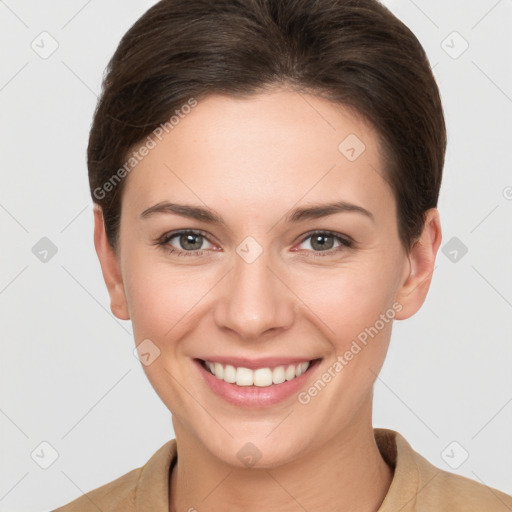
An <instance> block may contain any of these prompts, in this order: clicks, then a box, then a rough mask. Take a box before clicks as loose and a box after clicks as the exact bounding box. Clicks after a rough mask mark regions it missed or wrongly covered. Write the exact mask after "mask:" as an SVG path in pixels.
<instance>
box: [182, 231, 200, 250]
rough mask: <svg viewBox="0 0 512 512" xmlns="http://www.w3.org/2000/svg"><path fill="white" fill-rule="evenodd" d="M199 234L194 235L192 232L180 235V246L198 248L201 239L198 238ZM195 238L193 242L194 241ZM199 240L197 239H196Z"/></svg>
mask: <svg viewBox="0 0 512 512" xmlns="http://www.w3.org/2000/svg"><path fill="white" fill-rule="evenodd" d="M200 236H201V235H194V234H190V233H189V234H185V235H181V239H180V243H181V246H182V247H183V248H184V249H190V250H193V249H199V248H200V247H201V241H200V240H199V237H200ZM194 240H195V243H194ZM198 240H199V241H198Z"/></svg>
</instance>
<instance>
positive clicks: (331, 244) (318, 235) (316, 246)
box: [301, 231, 353, 256]
mask: <svg viewBox="0 0 512 512" xmlns="http://www.w3.org/2000/svg"><path fill="white" fill-rule="evenodd" d="M303 244H306V249H310V248H311V249H312V253H313V255H314V256H331V255H333V254H337V253H339V252H340V251H343V250H344V249H347V248H350V247H352V246H353V241H352V240H351V239H349V238H348V237H345V236H343V235H341V234H339V233H333V232H331V231H315V232H313V233H308V234H307V235H306V236H305V238H303V239H302V242H301V245H303ZM307 246H309V247H307Z"/></svg>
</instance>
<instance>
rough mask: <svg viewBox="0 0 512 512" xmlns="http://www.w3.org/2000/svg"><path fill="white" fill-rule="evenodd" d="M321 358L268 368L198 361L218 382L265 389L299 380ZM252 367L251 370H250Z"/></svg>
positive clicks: (255, 364)
mask: <svg viewBox="0 0 512 512" xmlns="http://www.w3.org/2000/svg"><path fill="white" fill-rule="evenodd" d="M320 360H321V358H317V359H311V360H302V361H300V360H299V361H298V362H296V361H294V362H291V361H290V362H288V363H286V364H270V363H269V364H268V366H265V365H260V364H258V363H254V362H253V363H245V366H244V365H242V364H237V363H236V362H233V364H228V363H224V362H220V361H209V360H205V359H197V361H198V362H199V363H200V364H201V366H202V367H203V368H204V370H206V371H207V372H209V373H210V374H211V375H213V376H214V377H216V378H217V379H218V380H221V381H224V382H226V383H228V384H235V385H236V386H239V387H247V386H252V387H259V388H265V387H270V386H276V385H280V384H283V383H285V382H289V381H293V380H295V379H298V378H299V377H300V376H301V375H303V374H305V373H306V372H308V371H309V370H310V368H311V367H312V366H316V364H318V363H319V362H320ZM248 366H251V368H248Z"/></svg>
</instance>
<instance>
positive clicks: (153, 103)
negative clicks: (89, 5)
mask: <svg viewBox="0 0 512 512" xmlns="http://www.w3.org/2000/svg"><path fill="white" fill-rule="evenodd" d="M280 84H282V85H288V86H291V87H292V88H293V89H294V90H297V91H304V92H309V93H313V94H317V95H319V96H322V97H325V98H327V99H330V100H332V101H334V102H337V103H339V104H341V105H344V106H346V107H349V108H351V109H353V110H355V112H357V113H358V114H359V115H361V116H362V117H363V118H364V119H365V120H367V121H368V122H369V123H370V124H371V125H372V126H373V128H374V129H376V131H377V133H378V134H379V143H380V147H381V158H382V162H383V165H384V171H385V177H386V179H387V181H388V182H389V184H390V186H391V188H392V190H393V194H394V197H395V200H396V204H397V211H398V231H399V235H400V240H401V243H402V244H403V246H404V247H405V248H406V249H407V250H409V249H410V248H411V247H412V244H413V243H414V241H415V240H416V239H417V237H418V236H419V234H420V233H421V230H422V228H423V225H424V213H425V211H426V210H427V209H429V208H433V207H436V206H437V200H438V196H439V188H440V185H441V177H442V170H443V165H444V157H445V151H446V127H445V121H444V116H443V109H442V105H441V99H440V94H439V90H438V87H437V84H436V81H435V79H434V76H433V74H432V70H431V68H430V64H429V61H428V59H427V56H426V54H425V51H424V49H423V47H422V46H421V44H420V42H419V41H418V39H417V38H416V37H415V36H414V34H413V33H412V32H411V31H410V30H409V29H408V28H407V27H406V26H405V25H404V24H403V23H402V22H401V21H400V20H399V19H398V18H396V17H395V16H394V15H393V14H392V13H391V12H390V11H389V10H388V9H387V8H386V7H384V6H383V5H382V4H380V3H379V2H377V1H376V0H315V1H313V0H215V1H212V0H161V1H160V2H158V3H157V4H155V5H154V6H153V7H151V8H150V9H149V10H148V11H147V12H146V13H145V14H144V15H143V16H142V17H141V18H140V19H138V20H137V22H136V23H135V24H134V25H133V26H132V27H131V28H130V29H129V30H128V32H127V33H126V34H125V35H124V36H123V38H122V39H121V41H120V43H119V46H118V48H117V49H116V51H115V53H114V55H113V56H112V58H111V60H110V62H109V63H108V66H107V69H106V73H105V76H104V80H103V86H102V93H101V97H100V99H99V102H98V105H97V107H96V111H95V113H94V119H93V123H92V127H91V131H90V138H89V146H88V150H87V165H88V169H89V183H90V189H91V195H92V198H93V201H94V202H95V203H97V204H99V205H100V206H101V208H102V210H103V215H104V219H105V228H106V232H107V237H108V240H109V243H110V244H111V245H112V247H114V248H117V246H118V242H119V240H118V237H119V224H120V213H121V197H122V190H123V185H124V183H125V181H126V178H125V176H126V172H117V180H118V183H114V182H113V181H112V177H115V176H116V171H119V170H121V168H122V166H123V164H125V162H126V160H127V158H128V155H129V153H128V152H129V150H130V149H131V148H133V146H134V145H135V144H137V143H139V142H140V141H142V140H143V139H144V138H146V137H147V136H148V135H149V134H150V133H152V132H153V131H154V130H155V129H156V128H157V127H158V126H160V125H162V124H164V123H166V122H168V120H169V118H170V116H171V115H172V114H173V112H175V111H176V110H178V109H180V108H181V107H182V106H183V105H185V104H187V103H188V102H189V101H190V98H195V99H196V100H200V99H201V98H204V97H205V96H207V95H210V94H216V93H217V94H227V95H232V96H248V95H251V94H254V93H258V92H262V91H265V90H267V89H268V88H269V87H272V86H275V85H280ZM340 142H341V141H340ZM125 170H126V167H125ZM121 178H123V179H121ZM108 183H110V185H109V186H108V187H106V186H105V184H108ZM107 192H108V193H107Z"/></svg>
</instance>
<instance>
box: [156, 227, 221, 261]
mask: <svg viewBox="0 0 512 512" xmlns="http://www.w3.org/2000/svg"><path fill="white" fill-rule="evenodd" d="M205 242H206V243H209V244H211V242H209V241H208V238H207V235H206V233H205V232H204V231H200V230H190V229H189V230H181V231H173V232H171V233H167V234H166V235H164V236H163V237H162V238H161V239H160V240H158V241H157V245H158V246H160V247H161V248H162V249H163V250H164V251H166V252H168V253H171V254H174V255H176V256H201V255H203V250H204V249H211V248H208V247H204V244H205Z"/></svg>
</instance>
